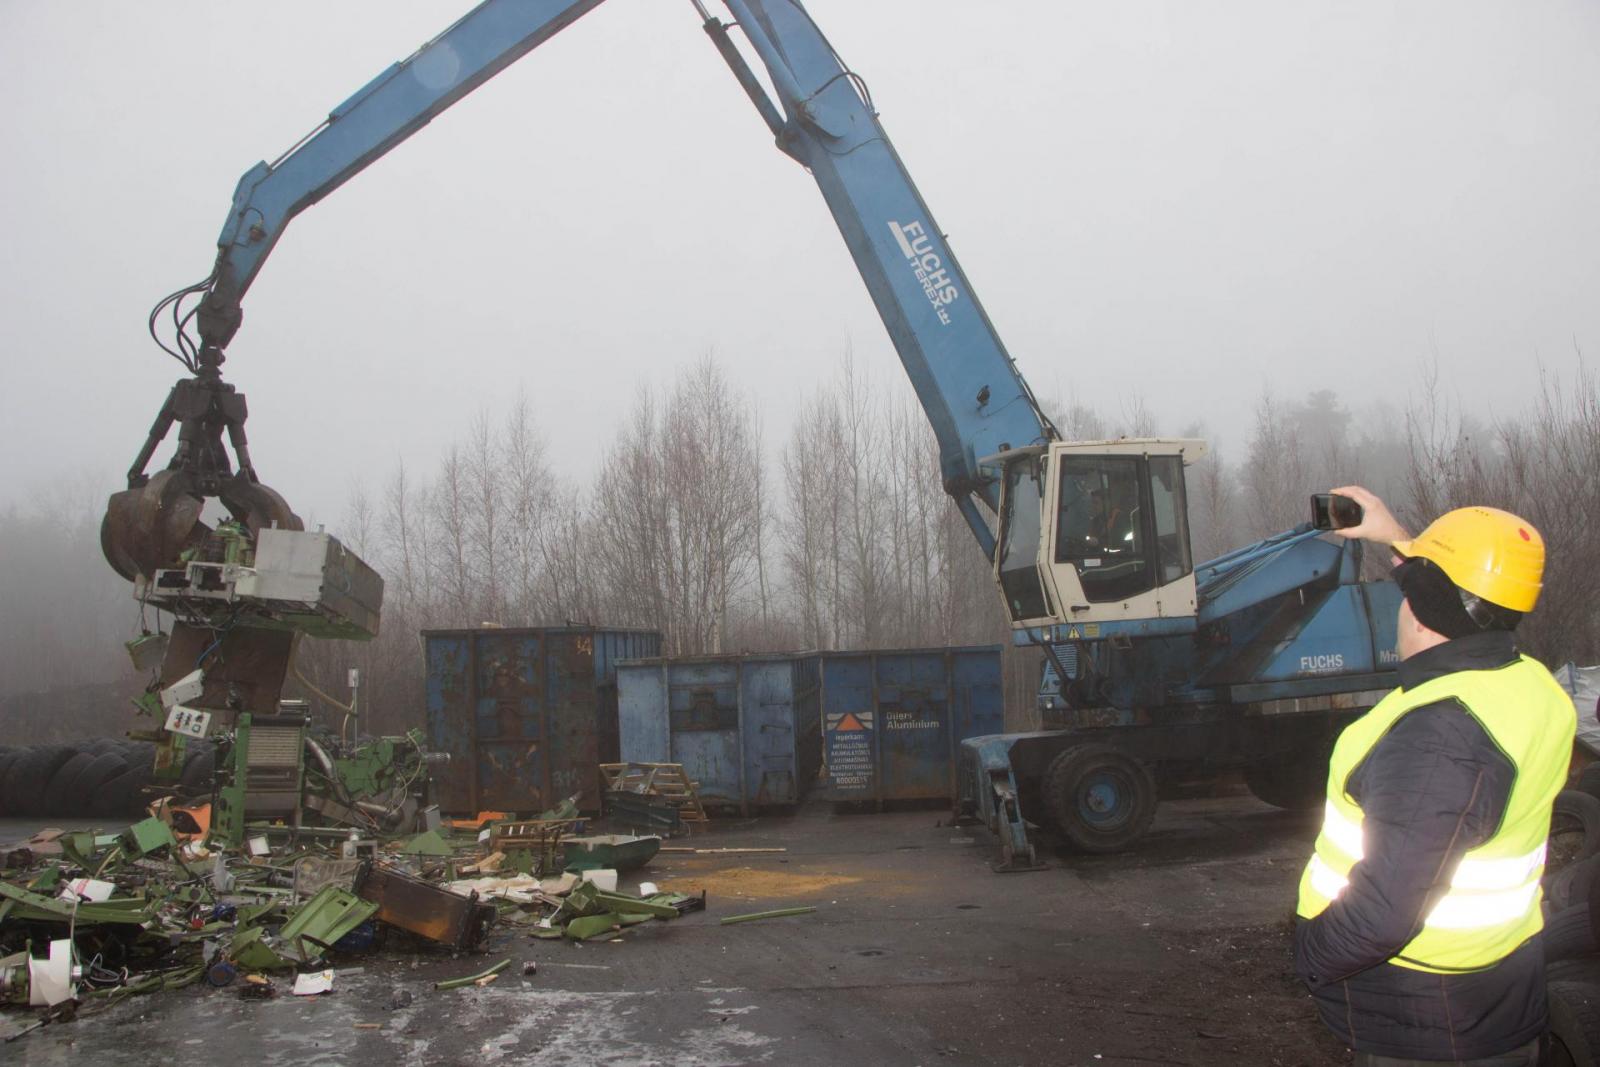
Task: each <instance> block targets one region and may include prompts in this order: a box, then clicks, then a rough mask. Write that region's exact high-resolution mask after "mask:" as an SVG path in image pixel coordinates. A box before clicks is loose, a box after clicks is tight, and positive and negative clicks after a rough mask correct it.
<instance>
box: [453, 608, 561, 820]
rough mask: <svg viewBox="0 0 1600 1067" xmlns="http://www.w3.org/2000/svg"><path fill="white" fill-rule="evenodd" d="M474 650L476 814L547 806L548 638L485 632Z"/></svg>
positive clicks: (535, 633)
mask: <svg viewBox="0 0 1600 1067" xmlns="http://www.w3.org/2000/svg"><path fill="white" fill-rule="evenodd" d="M471 640H472V641H473V642H474V644H475V645H476V646H477V672H476V674H477V678H476V683H477V689H476V694H477V697H476V702H475V705H474V726H475V729H476V739H475V740H476V751H475V753H474V761H473V765H474V767H475V769H476V771H477V774H476V778H477V806H478V808H479V810H485V809H487V810H491V811H515V812H531V811H538V810H541V809H543V808H546V807H549V806H550V803H551V802H552V801H550V800H549V797H550V788H549V787H550V776H549V766H550V754H549V753H548V752H547V751H546V749H547V748H548V746H549V736H548V735H549V730H548V725H549V714H548V710H549V708H550V706H551V704H550V701H549V699H548V696H547V693H546V690H547V687H548V685H549V676H550V671H549V665H548V664H547V663H546V655H545V645H546V641H547V638H546V636H545V635H544V634H543V633H540V632H538V631H519V630H505V631H495V630H485V631H483V632H481V633H476V634H473V635H472V638H471Z"/></svg>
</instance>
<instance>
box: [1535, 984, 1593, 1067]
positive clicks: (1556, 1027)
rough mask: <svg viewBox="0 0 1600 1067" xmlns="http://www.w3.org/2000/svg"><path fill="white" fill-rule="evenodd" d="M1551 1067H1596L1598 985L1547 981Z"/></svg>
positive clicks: (1549, 1061)
mask: <svg viewBox="0 0 1600 1067" xmlns="http://www.w3.org/2000/svg"><path fill="white" fill-rule="evenodd" d="M1547 995H1548V996H1549V1000H1550V1039H1551V1040H1550V1045H1551V1049H1550V1058H1549V1060H1548V1063H1549V1064H1550V1065H1551V1067H1564V1065H1567V1064H1570V1065H1572V1067H1597V1065H1600V986H1594V985H1590V984H1588V983H1585V982H1551V983H1549V985H1548V987H1547Z"/></svg>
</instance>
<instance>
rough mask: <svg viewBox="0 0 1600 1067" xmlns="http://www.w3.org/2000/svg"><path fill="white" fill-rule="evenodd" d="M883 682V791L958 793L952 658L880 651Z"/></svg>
mask: <svg viewBox="0 0 1600 1067" xmlns="http://www.w3.org/2000/svg"><path fill="white" fill-rule="evenodd" d="M873 659H874V660H875V661H876V662H875V663H874V664H873V668H874V672H873V673H874V675H875V680H876V682H877V685H878V724H879V729H880V734H879V742H878V743H879V751H878V795H879V796H881V797H883V798H885V799H888V798H893V799H896V800H921V799H926V798H930V797H942V796H949V795H952V794H953V789H952V786H953V785H954V784H955V783H954V778H953V776H952V770H953V768H954V766H955V762H954V760H953V759H952V753H951V744H952V742H951V732H950V726H951V723H950V679H949V665H950V663H949V657H948V656H946V655H944V654H942V653H939V652H903V653H880V654H878V655H877V656H874V657H873Z"/></svg>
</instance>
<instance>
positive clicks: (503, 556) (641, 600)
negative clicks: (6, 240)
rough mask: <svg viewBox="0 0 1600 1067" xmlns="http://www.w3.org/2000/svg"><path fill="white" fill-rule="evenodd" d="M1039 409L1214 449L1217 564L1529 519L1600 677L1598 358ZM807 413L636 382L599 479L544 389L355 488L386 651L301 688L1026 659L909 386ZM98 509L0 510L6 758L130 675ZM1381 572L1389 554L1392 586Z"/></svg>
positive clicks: (1204, 533)
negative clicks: (530, 654)
mask: <svg viewBox="0 0 1600 1067" xmlns="http://www.w3.org/2000/svg"><path fill="white" fill-rule="evenodd" d="M1385 395H1386V396H1391V397H1392V396H1395V395H1396V392H1395V391H1393V390H1391V391H1388V392H1386V394H1385ZM1045 406H1046V407H1047V408H1048V409H1049V411H1050V414H1051V416H1052V418H1053V419H1054V421H1055V422H1056V424H1057V426H1058V427H1059V428H1060V430H1061V431H1062V433H1063V434H1064V435H1065V436H1066V437H1068V438H1070V439H1075V440H1092V439H1103V438H1113V437H1118V436H1151V435H1165V434H1171V435H1178V436H1195V437H1204V438H1209V439H1212V445H1213V447H1212V449H1211V451H1210V452H1209V454H1208V455H1207V456H1206V457H1205V458H1204V459H1203V460H1201V461H1200V462H1199V463H1197V464H1195V465H1194V466H1192V467H1191V468H1190V469H1189V472H1188V487H1189V504H1190V515H1191V522H1192V527H1193V538H1194V549H1195V557H1196V559H1207V558H1211V557H1213V556H1215V555H1218V554H1220V553H1222V552H1224V551H1227V550H1229V549H1232V548H1236V547H1239V546H1240V545H1243V544H1246V543H1248V542H1250V541H1252V540H1255V539H1257V538H1260V537H1263V536H1266V535H1268V534H1271V533H1274V532H1277V531H1281V530H1284V529H1287V528H1289V527H1292V526H1294V525H1296V524H1298V523H1300V522H1303V521H1305V519H1306V517H1307V514H1308V507H1307V497H1308V495H1309V494H1310V493H1312V492H1317V491H1323V490H1326V489H1328V488H1330V487H1333V486H1337V485H1340V484H1344V483H1348V482H1359V483H1361V484H1364V485H1367V486H1368V487H1369V488H1372V489H1373V490H1375V491H1376V492H1378V493H1379V494H1380V495H1382V496H1384V497H1385V499H1387V500H1388V501H1389V502H1390V503H1391V505H1392V506H1393V507H1394V508H1395V510H1396V512H1397V514H1398V515H1399V516H1400V517H1401V519H1402V521H1404V522H1406V523H1408V524H1409V525H1410V526H1411V527H1412V529H1413V530H1419V529H1420V528H1421V527H1422V525H1424V524H1425V523H1426V522H1427V521H1428V520H1429V519H1430V518H1432V517H1433V516H1435V515H1437V514H1439V513H1440V512H1442V511H1444V510H1447V509H1448V508H1451V507H1456V506H1460V505H1463V504H1467V503H1481V504H1490V505H1495V506H1499V507H1504V508H1507V509H1509V510H1512V511H1516V512H1518V513H1519V514H1522V515H1524V516H1525V517H1527V518H1528V519H1529V520H1530V521H1532V522H1533V523H1534V524H1535V525H1536V526H1538V528H1539V529H1540V530H1541V531H1542V532H1543V533H1544V536H1545V538H1546V542H1547V546H1548V549H1549V554H1550V561H1549V566H1548V570H1547V574H1546V586H1545V593H1544V597H1543V599H1542V600H1541V602H1540V605H1539V609H1538V611H1537V612H1536V613H1535V614H1534V615H1532V616H1531V617H1530V618H1529V619H1528V620H1527V621H1526V622H1525V623H1524V624H1523V627H1522V630H1521V633H1522V638H1523V644H1524V645H1525V647H1526V648H1527V649H1528V650H1529V651H1531V652H1532V653H1534V654H1535V655H1538V656H1539V657H1540V658H1542V659H1544V660H1545V661H1546V662H1547V663H1551V664H1552V665H1554V664H1558V663H1561V662H1565V661H1567V660H1574V661H1577V662H1580V663H1592V662H1596V661H1597V660H1600V633H1597V632H1596V622H1595V616H1594V613H1593V612H1592V611H1591V610H1590V604H1591V603H1592V602H1593V601H1594V599H1595V594H1596V592H1600V566H1597V564H1600V558H1597V557H1600V542H1597V539H1596V538H1595V536H1594V535H1593V534H1592V532H1591V531H1592V530H1594V529H1595V520H1596V519H1597V518H1600V482H1597V480H1596V478H1595V476H1594V472H1596V471H1597V470H1600V391H1597V386H1596V382H1595V380H1594V378H1593V376H1592V375H1590V374H1589V373H1588V372H1587V371H1586V370H1585V369H1584V368H1583V367H1582V366H1581V364H1580V365H1579V366H1578V367H1577V369H1576V370H1575V372H1574V373H1572V374H1571V375H1569V376H1567V377H1565V378H1563V377H1562V376H1559V375H1557V374H1554V373H1550V372H1544V373H1543V374H1542V376H1541V377H1540V378H1539V381H1538V390H1537V394H1536V397H1535V399H1534V401H1533V402H1532V403H1531V404H1530V405H1529V406H1528V407H1527V408H1526V409H1525V410H1522V411H1519V412H1516V413H1515V414H1513V415H1509V416H1503V417H1499V418H1492V419H1491V418H1486V417H1476V416H1473V415H1471V414H1469V413H1464V412H1461V411H1460V410H1459V408H1458V406H1457V405H1456V404H1455V403H1454V402H1453V398H1452V396H1451V394H1450V392H1449V390H1448V389H1447V388H1445V387H1443V386H1442V385H1441V383H1440V382H1439V381H1438V379H1437V377H1436V376H1432V375H1423V376H1422V377H1421V378H1420V379H1419V382H1418V385H1417V386H1416V388H1414V389H1413V396H1412V399H1411V400H1410V401H1409V402H1405V401H1396V400H1387V401H1374V400H1368V399H1364V398H1362V399H1352V398H1349V397H1344V396H1340V395H1338V394H1336V393H1334V392H1332V391H1329V390H1319V391H1316V392H1313V393H1310V394H1309V395H1306V396H1283V395H1281V394H1277V393H1274V392H1272V391H1271V390H1263V391H1262V392H1260V393H1259V394H1258V395H1257V396H1256V397H1255V398H1254V400H1253V402H1252V403H1251V404H1250V405H1249V420H1248V422H1247V423H1246V424H1245V425H1234V424H1227V425H1217V424H1215V423H1210V422H1208V421H1207V420H1206V419H1205V418H1204V417H1203V413H1197V415H1198V416H1202V417H1197V418H1196V419H1194V420H1193V421H1190V422H1188V423H1186V424H1184V425H1178V426H1163V425H1158V424H1157V423H1156V421H1155V420H1154V419H1153V418H1152V417H1151V415H1150V413H1149V412H1148V411H1147V410H1146V409H1145V407H1144V406H1143V404H1142V403H1140V402H1139V401H1138V400H1137V399H1135V400H1133V401H1131V402H1129V403H1126V404H1124V405H1123V406H1122V407H1121V408H1120V409H1119V410H1116V411H1112V410H1110V409H1108V408H1106V407H1104V406H1099V405H1096V404H1094V403H1091V402H1089V401H1088V399H1087V398H1074V397H1067V398H1059V399H1057V400H1053V401H1052V400H1049V399H1047V400H1046V401H1045ZM786 414H787V415H788V416H789V417H788V419H787V420H786V421H787V422H788V426H787V429H786V431H785V432H784V433H783V434H782V435H781V439H780V438H778V437H777V435H774V434H771V433H770V432H768V431H767V429H766V427H765V426H764V425H763V421H762V417H761V413H760V412H758V411H757V410H755V408H754V406H753V404H752V402H750V401H749V400H748V399H747V398H744V397H742V396H740V395H739V394H738V392H737V391H736V390H735V389H734V388H733V387H732V386H731V384H730V383H729V381H728V378H727V376H726V375H725V373H724V372H723V369H722V367H721V366H720V365H719V364H718V362H717V361H716V360H715V359H712V358H709V357H708V358H706V359H703V360H701V361H699V362H697V363H695V364H694V365H693V366H690V367H688V368H686V369H684V370H683V371H682V372H681V373H680V374H679V375H678V377H677V378H676V380H674V381H673V382H672V383H671V384H670V385H668V386H667V387H665V388H659V389H649V388H641V389H640V390H639V391H638V393H637V394H636V395H635V396H634V398H633V399H632V402H631V404H630V406H629V407H628V409H627V411H626V413H625V414H624V415H623V416H622V417H621V419H620V421H619V423H618V424H617V426H616V427H615V428H614V429H613V431H612V432H611V434H610V435H609V437H608V438H607V442H608V443H606V444H605V445H604V446H603V447H602V451H601V457H600V462H599V463H598V466H597V467H596V471H595V474H594V476H593V478H592V479H591V480H590V481H589V482H588V483H587V484H579V483H577V482H574V481H573V480H571V479H569V478H567V477H564V476H563V475H562V474H561V473H559V472H558V471H556V470H555V469H554V467H553V465H552V463H551V460H550V457H549V453H548V448H547V445H546V442H545V440H544V438H543V436H542V435H541V432H540V429H539V426H538V423H537V415H536V411H535V406H534V404H533V403H532V402H531V401H530V400H529V399H528V398H527V397H526V396H521V397H517V398H513V399H512V400H511V401H510V402H509V403H508V404H506V405H504V406H502V407H499V408H495V407H492V406H490V407H485V408H484V409H482V411H481V413H480V414H479V415H478V416H477V417H476V418H475V419H474V420H473V421H472V422H471V424H470V425H468V426H465V427H463V428H462V433H461V436H460V438H459V440H458V442H457V443H456V444H455V445H454V446H452V447H451V448H450V449H448V450H447V451H446V452H445V453H444V454H443V455H441V456H439V457H438V459H437V461H436V462H435V463H434V465H433V466H432V467H431V468H429V469H427V470H421V471H418V470H412V469H407V468H404V467H402V466H396V467H395V468H394V469H393V470H391V471H389V472H388V473H387V474H386V475H385V476H384V477H382V478H381V479H379V480H376V481H373V482H371V483H367V484H360V485H357V486H355V487H354V488H353V489H352V491H351V494H350V499H349V504H348V509H347V513H346V515H345V516H344V518H343V520H342V521H341V522H340V523H338V524H336V525H335V524H330V527H331V529H332V530H333V532H334V533H336V534H337V535H338V536H339V537H340V538H341V539H342V540H344V541H345V542H346V543H347V544H349V545H350V546H351V547H352V548H354V549H355V550H356V551H357V552H358V553H360V554H361V555H362V556H363V557H364V558H366V559H367V560H368V561H369V562H371V563H372V564H373V565H374V566H375V567H377V568H378V569H379V571H380V572H381V573H382V574H383V575H384V578H385V581H386V583H387V586H386V593H385V605H384V617H383V634H382V636H381V637H380V638H379V639H378V640H376V641H374V642H371V643H370V644H354V643H334V642H312V641H308V642H305V643H303V644H302V646H301V653H300V656H299V668H300V671H301V672H302V673H303V674H304V675H305V676H306V677H307V678H309V679H311V680H312V681H314V682H315V683H316V686H317V688H319V689H321V690H323V691H324V692H326V693H328V694H330V695H340V694H343V693H344V692H345V690H344V687H343V683H344V677H345V675H344V671H345V668H347V667H351V666H356V667H360V668H362V669H363V674H364V686H363V693H362V703H363V704H364V705H365V708H366V709H367V711H366V713H365V714H364V716H363V720H364V726H365V727H366V728H368V729H371V730H375V731H385V732H387V731H393V730H397V729H402V728H404V727H406V726H409V725H414V724H417V723H419V722H420V719H421V705H422V656H421V646H420V643H419V639H418V633H419V631H421V630H424V629H435V628H453V627H468V626H476V625H480V624H483V623H490V624H497V625H503V626H542V625H562V624H566V623H582V624H594V625H598V626H603V627H644V628H650V629H656V630H659V631H661V633H662V634H663V636H664V647H665V649H666V651H667V652H668V653H669V654H698V653H719V652H739V651H770V650H786V649H811V648H822V649H829V648H888V647H923V646H936V645H950V644H980V643H994V642H999V643H1005V644H1007V646H1008V648H1009V640H1010V634H1009V631H1008V628H1007V626H1006V622H1005V617H1004V613H1003V611H1002V609H1001V605H1000V602H999V598H998V596H997V595H996V593H995V591H994V587H993V583H992V581H991V579H990V577H989V572H988V566H987V562H986V561H985V560H984V559H983V557H982V556H981V554H980V553H979V552H978V550H977V547H976V545H975V544H974V542H973V540H972V536H971V534H970V532H969V531H968V529H967V527H966V524H965V522H964V521H963V520H962V519H961V517H960V516H959V514H958V513H957V511H956V509H955V507H954V505H953V504H951V502H950V501H949V499H948V498H947V497H946V496H945V495H944V493H943V491H942V490H941V488H940V476H939V467H938V459H937V450H936V447H935V444H934V441H933V436H932V432H931V430H930V429H929V428H928V425H927V421H926V419H925V418H924V417H923V414H922V411H921V409H920V407H919V406H918V405H917V403H916V400H915V398H914V397H913V396H912V394H911V390H910V387H909V385H907V384H906V383H904V381H903V380H902V379H900V378H898V377H897V378H896V379H895V383H894V384H893V385H891V386H884V385H882V384H879V383H878V382H876V381H873V380H870V379H869V378H868V377H867V376H866V375H864V374H863V373H862V372H861V370H860V368H859V367H858V366H857V365H856V364H855V362H854V361H853V360H852V359H851V358H850V357H849V356H848V355H847V356H846V357H845V358H843V359H842V360H841V361H840V363H839V364H838V366H837V367H836V369H835V370H834V372H833V374H832V376H831V378H830V379H829V380H827V381H826V382H824V383H822V384H820V385H819V386H818V387H817V388H816V389H815V390H813V391H812V392H810V393H809V394H807V395H804V396H800V397H796V398H795V402H794V409H793V411H792V412H789V413H786ZM80 496H81V497H83V499H81V500H75V501H74V502H72V503H71V504H70V506H67V507H63V506H62V504H61V502H60V501H56V502H54V503H53V505H52V507H51V508H45V507H41V506H40V505H39V503H37V502H36V503H34V504H33V505H31V506H22V505H16V504H14V505H13V506H11V507H10V508H9V509H8V510H6V511H4V512H0V545H3V546H4V552H3V556H0V604H3V605H4V611H3V618H0V635H3V638H4V640H3V642H0V656H3V657H4V658H3V659H0V665H3V670H4V674H3V676H0V695H9V698H8V699H7V700H6V706H5V712H6V715H5V723H6V730H5V733H6V734H7V735H8V736H7V737H4V738H0V740H7V741H14V740H18V739H33V738H34V737H35V735H39V736H41V737H42V736H71V735H73V734H75V733H80V732H97V731H96V730H90V731H79V730H75V729H73V727H72V724H71V723H67V724H65V725H63V724H62V723H61V722H60V721H59V720H60V716H59V715H57V716H54V719H55V720H56V721H52V716H51V715H50V714H49V713H48V712H46V711H45V710H43V709H47V708H50V707H53V706H56V705H57V704H58V703H59V699H58V698H57V697H50V696H46V695H41V694H44V693H46V691H50V690H56V691H60V692H64V691H67V690H69V689H70V688H71V687H73V686H82V685H86V684H90V683H105V682H112V681H117V680H118V679H119V678H120V679H123V680H124V681H126V680H127V678H128V672H127V670H126V668H125V667H124V666H123V665H122V658H121V656H122V653H121V647H120V646H121V642H122V641H123V640H125V639H126V638H127V637H128V636H131V634H132V633H134V632H136V631H137V628H138V625H139V611H138V608H137V606H136V605H134V604H133V603H132V602H131V600H130V599H129V598H128V589H127V586H126V584H125V583H123V582H122V581H121V580H120V579H118V578H117V577H116V576H115V575H114V574H113V573H112V572H111V570H110V568H109V567H107V566H106V565H105V563H104V562H103V560H102V559H101V558H100V553H99V546H98V536H97V531H98V520H99V513H100V508H101V506H103V500H104V495H103V494H93V495H89V494H80ZM1386 564H1387V559H1386V558H1385V557H1384V554H1383V553H1380V552H1376V551H1374V552H1371V553H1369V570H1370V571H1371V573H1372V574H1373V575H1374V576H1376V575H1379V574H1381V573H1382V572H1383V570H1384V567H1385V566H1386ZM1007 658H1008V662H1009V664H1010V667H1009V669H1008V675H1007V690H1008V692H1007V707H1008V725H1009V726H1012V727H1014V728H1021V727H1026V726H1029V725H1031V722H1030V719H1029V716H1030V715H1031V702H1030V698H1029V694H1030V692H1031V689H1032V687H1033V684H1034V681H1035V677H1034V671H1035V669H1036V668H1035V665H1034V663H1033V661H1032V658H1031V656H1029V655H1028V654H1027V653H1026V652H1025V651H1021V650H1011V651H1009V652H1008V657H1007ZM19 694H24V695H25V696H24V697H23V698H22V699H19V698H18V696H19ZM80 696H81V693H80ZM79 702H80V703H81V700H80V701H79ZM30 709H37V710H30ZM117 713H118V714H120V710H118V712H117ZM97 729H98V728H97ZM41 731H42V733H41ZM63 731H64V732H63Z"/></svg>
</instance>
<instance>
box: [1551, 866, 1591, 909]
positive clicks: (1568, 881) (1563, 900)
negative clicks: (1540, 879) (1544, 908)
mask: <svg viewBox="0 0 1600 1067" xmlns="http://www.w3.org/2000/svg"><path fill="white" fill-rule="evenodd" d="M1597 878H1600V856H1590V857H1589V858H1588V859H1586V860H1579V861H1578V862H1576V863H1569V864H1567V865H1566V866H1565V867H1563V868H1562V869H1561V870H1559V871H1557V872H1556V874H1555V877H1553V878H1549V879H1547V881H1548V882H1549V886H1550V888H1549V890H1548V892H1546V894H1545V898H1546V899H1547V900H1549V902H1550V910H1551V911H1552V912H1562V911H1566V910H1567V909H1568V908H1570V907H1572V906H1573V905H1574V904H1587V903H1588V902H1589V893H1590V891H1591V890H1592V889H1593V888H1594V885H1595V880H1596V879H1597Z"/></svg>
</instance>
